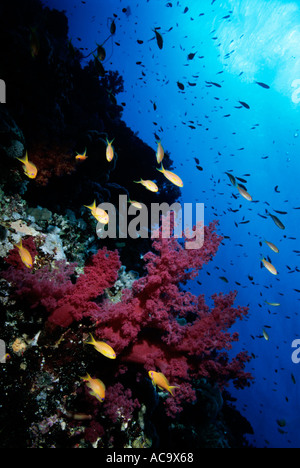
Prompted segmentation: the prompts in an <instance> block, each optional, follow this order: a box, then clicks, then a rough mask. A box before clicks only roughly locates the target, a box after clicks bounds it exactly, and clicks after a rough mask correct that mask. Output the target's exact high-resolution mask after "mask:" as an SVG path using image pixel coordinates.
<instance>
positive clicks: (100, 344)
mask: <svg viewBox="0 0 300 468" xmlns="http://www.w3.org/2000/svg"><path fill="white" fill-rule="evenodd" d="M91 340H92V341H86V344H91V345H93V346H94V348H95V349H96V350H97V351H98V352H99V353H101V354H103V356H105V357H107V358H109V359H116V353H115V352H114V350H113V349H112V347H111V346H109V345H108V344H107V343H105V342H104V341H96V340H95V338H94V337H93V336H92V335H91Z"/></svg>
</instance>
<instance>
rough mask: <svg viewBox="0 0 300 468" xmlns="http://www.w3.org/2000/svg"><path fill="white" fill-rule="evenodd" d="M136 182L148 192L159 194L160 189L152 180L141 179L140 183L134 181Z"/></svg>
mask: <svg viewBox="0 0 300 468" xmlns="http://www.w3.org/2000/svg"><path fill="white" fill-rule="evenodd" d="M134 182H135V183H136V184H142V185H143V186H144V187H146V189H147V190H150V192H158V187H157V185H156V184H155V183H154V182H153V181H152V180H143V179H141V180H140V181H138V182H137V181H134Z"/></svg>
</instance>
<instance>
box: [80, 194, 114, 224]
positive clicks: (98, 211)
mask: <svg viewBox="0 0 300 468" xmlns="http://www.w3.org/2000/svg"><path fill="white" fill-rule="evenodd" d="M83 206H85V207H86V208H89V209H90V210H91V212H92V215H93V216H94V218H96V220H97V221H99V223H102V224H107V223H108V221H109V216H108V214H107V213H106V211H104V210H102V208H99V207H97V206H96V200H94V203H93V204H92V205H83Z"/></svg>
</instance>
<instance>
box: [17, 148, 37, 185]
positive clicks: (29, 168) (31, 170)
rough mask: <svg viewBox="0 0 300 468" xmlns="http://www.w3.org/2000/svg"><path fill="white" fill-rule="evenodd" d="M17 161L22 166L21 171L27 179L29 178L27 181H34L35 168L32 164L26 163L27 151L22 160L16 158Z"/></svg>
mask: <svg viewBox="0 0 300 468" xmlns="http://www.w3.org/2000/svg"><path fill="white" fill-rule="evenodd" d="M17 160H18V161H21V163H23V164H24V166H23V169H24V172H25V174H26V175H27V177H29V179H34V178H35V177H36V175H37V168H36V166H35V165H34V164H33V163H32V162H30V161H28V153H27V151H26V154H25V156H24V158H22V159H19V158H17Z"/></svg>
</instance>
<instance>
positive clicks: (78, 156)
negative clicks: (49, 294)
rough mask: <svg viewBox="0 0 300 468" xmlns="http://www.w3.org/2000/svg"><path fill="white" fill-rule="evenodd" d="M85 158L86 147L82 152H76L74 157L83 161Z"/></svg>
mask: <svg viewBox="0 0 300 468" xmlns="http://www.w3.org/2000/svg"><path fill="white" fill-rule="evenodd" d="M87 158H88V157H87V155H86V148H85V151H84V153H83V154H80V153H77V156H75V159H77V160H80V161H84V160H85V159H87Z"/></svg>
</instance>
